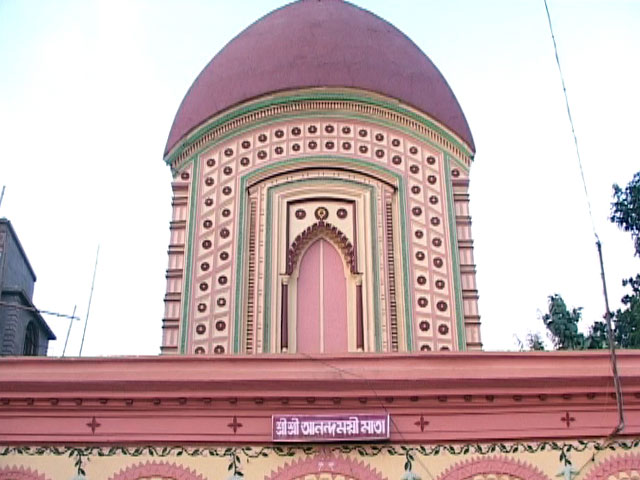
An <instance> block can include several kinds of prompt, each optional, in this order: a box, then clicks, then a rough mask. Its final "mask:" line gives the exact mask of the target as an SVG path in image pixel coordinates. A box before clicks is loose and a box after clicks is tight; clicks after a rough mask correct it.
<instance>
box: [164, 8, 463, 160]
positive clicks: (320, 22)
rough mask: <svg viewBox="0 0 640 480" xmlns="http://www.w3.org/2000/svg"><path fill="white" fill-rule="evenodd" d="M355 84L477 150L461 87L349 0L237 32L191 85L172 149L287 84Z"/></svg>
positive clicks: (269, 18) (284, 13) (287, 12)
mask: <svg viewBox="0 0 640 480" xmlns="http://www.w3.org/2000/svg"><path fill="white" fill-rule="evenodd" d="M313 87H347V88H358V89H363V90H368V91H371V92H376V93H379V94H382V95H385V96H388V97H391V98H394V99H397V100H399V101H401V102H403V103H405V104H407V105H410V106H412V107H414V108H416V109H418V110H420V111H422V112H424V113H426V114H427V115H429V116H430V117H432V118H434V119H435V120H437V121H438V122H440V123H441V124H442V125H444V126H445V127H447V128H448V129H450V130H451V131H453V132H454V133H455V134H456V135H457V136H458V137H460V139H461V140H462V141H464V142H465V143H466V144H467V145H468V146H469V147H470V148H471V150H475V146H474V143H473V137H472V135H471V131H470V129H469V125H468V124H467V120H466V118H465V116H464V113H463V112H462V109H461V108H460V104H459V103H458V101H457V100H456V97H455V95H454V94H453V91H452V90H451V88H450V87H449V85H448V84H447V82H446V80H445V79H444V77H443V76H442V74H441V73H440V72H439V71H438V69H437V68H436V66H435V65H434V64H433V63H432V62H431V60H429V58H428V57H427V56H426V55H425V54H424V53H423V52H422V51H421V50H420V49H419V48H418V47H417V46H416V44H414V43H413V42H412V41H411V40H410V39H409V38H408V37H407V36H406V35H404V34H403V33H402V32H401V31H400V30H398V29H397V28H395V27H394V26H393V25H391V24H390V23H388V22H386V21H385V20H383V19H381V18H380V17H377V16H376V15H374V14H372V13H370V12H368V11H366V10H363V9H361V8H359V7H356V6H355V5H352V4H350V3H347V2H344V1H342V0H301V1H298V2H295V3H292V4H290V5H287V6H285V7H282V8H280V9H277V10H275V11H273V12H271V13H270V14H268V15H266V16H264V17H263V18H261V19H260V20H258V21H256V22H255V23H253V24H252V25H250V26H249V27H248V28H246V29H245V30H244V31H243V32H241V33H240V34H239V35H238V36H237V37H235V38H234V39H233V40H231V41H230V42H229V43H228V44H227V45H226V46H225V47H224V48H223V49H222V50H221V51H220V52H219V53H218V54H217V55H216V56H215V57H214V58H213V59H212V60H211V61H210V62H209V64H208V65H207V66H206V67H205V68H204V70H202V72H201V73H200V75H198V77H197V78H196V80H195V81H194V82H193V84H192V85H191V88H189V91H188V92H187V94H186V96H185V97H184V99H183V100H182V104H181V105H180V108H179V109H178V113H177V114H176V117H175V119H174V121H173V125H172V127H171V131H170V133H169V138H168V140H167V145H166V149H165V155H166V154H167V153H169V152H170V151H171V149H173V147H175V146H176V145H177V144H178V143H179V142H180V141H181V140H182V139H184V138H185V137H186V136H187V135H188V134H189V132H190V131H192V130H193V129H194V128H196V127H198V126H199V125H201V124H202V123H204V122H205V121H206V120H207V119H209V118H211V117H212V116H214V115H216V114H218V113H220V112H222V111H224V110H226V109H228V108H230V107H233V106H236V105H238V104H240V103H242V102H244V101H247V100H250V99H253V98H256V97H259V96H262V95H265V94H269V93H274V92H279V91H284V90H291V89H298V88H313Z"/></svg>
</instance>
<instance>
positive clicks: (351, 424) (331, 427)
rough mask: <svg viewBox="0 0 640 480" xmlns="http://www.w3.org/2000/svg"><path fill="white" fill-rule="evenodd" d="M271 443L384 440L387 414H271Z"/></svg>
mask: <svg viewBox="0 0 640 480" xmlns="http://www.w3.org/2000/svg"><path fill="white" fill-rule="evenodd" d="M271 422H272V438H273V441H274V442H333V441H341V442H342V441H349V440H354V441H367V440H387V439H388V438H389V415H388V414H374V413H367V414H353V415H273V416H272V418H271Z"/></svg>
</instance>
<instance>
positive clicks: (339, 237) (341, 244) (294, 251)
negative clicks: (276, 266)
mask: <svg viewBox="0 0 640 480" xmlns="http://www.w3.org/2000/svg"><path fill="white" fill-rule="evenodd" d="M323 235H324V236H326V237H327V238H328V239H329V240H331V241H332V242H333V243H334V244H335V245H336V246H337V247H338V248H339V249H340V251H341V252H342V254H343V256H344V258H345V260H346V261H347V265H349V270H350V271H351V273H354V274H355V273H358V272H357V267H356V258H355V252H354V250H353V244H352V243H351V242H350V241H349V238H348V237H347V236H346V235H345V234H344V233H342V231H340V229H339V228H337V227H335V226H334V225H332V224H330V223H329V222H325V221H324V220H322V219H321V220H319V221H317V222H316V223H314V224H313V225H311V226H309V227H307V228H306V229H305V230H304V231H303V232H302V233H301V234H299V235H298V236H297V237H296V238H295V239H294V240H293V242H291V246H290V247H289V250H288V251H287V274H289V275H291V274H292V273H293V269H294V268H295V266H296V263H297V262H298V257H299V256H300V254H301V253H302V252H303V251H304V249H305V247H306V246H307V245H309V244H310V243H311V242H312V241H313V240H315V239H317V238H319V237H320V236H323Z"/></svg>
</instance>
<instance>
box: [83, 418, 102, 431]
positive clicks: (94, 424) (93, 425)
mask: <svg viewBox="0 0 640 480" xmlns="http://www.w3.org/2000/svg"><path fill="white" fill-rule="evenodd" d="M100 425H102V424H101V423H98V422H97V420H96V417H93V418H92V419H91V421H90V422H89V423H87V427H89V428H90V429H91V434H92V435H95V433H96V428H98V427H99V426H100Z"/></svg>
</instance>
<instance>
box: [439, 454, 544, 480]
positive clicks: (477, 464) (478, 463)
mask: <svg viewBox="0 0 640 480" xmlns="http://www.w3.org/2000/svg"><path fill="white" fill-rule="evenodd" d="M494 475H506V476H507V477H508V478H509V480H514V479H518V480H550V479H549V477H548V476H547V475H545V474H544V473H542V472H541V471H540V470H538V469H537V468H536V467H534V466H533V465H531V464H528V463H526V462H520V461H516V460H513V459H510V458H508V457H503V456H494V457H487V458H484V457H479V458H475V459H470V460H467V461H464V462H460V463H457V464H455V465H454V466H452V467H451V468H449V469H447V470H445V471H444V472H443V473H441V474H440V476H438V480H468V479H471V478H473V479H476V480H479V479H480V477H482V478H488V477H490V476H494Z"/></svg>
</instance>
